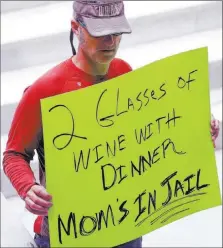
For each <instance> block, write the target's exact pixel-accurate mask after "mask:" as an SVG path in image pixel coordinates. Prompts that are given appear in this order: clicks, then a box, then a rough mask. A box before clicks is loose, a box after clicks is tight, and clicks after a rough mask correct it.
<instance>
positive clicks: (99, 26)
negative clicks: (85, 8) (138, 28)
mask: <svg viewBox="0 0 223 248" xmlns="http://www.w3.org/2000/svg"><path fill="white" fill-rule="evenodd" d="M82 18H83V21H84V23H85V25H86V28H87V30H88V32H89V33H90V35H92V36H94V37H100V36H105V35H109V34H115V33H123V34H130V33H131V32H132V30H131V28H130V26H129V24H128V21H127V19H126V17H125V16H124V15H123V16H118V17H110V18H88V17H84V16H83V17H82Z"/></svg>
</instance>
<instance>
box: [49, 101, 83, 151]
mask: <svg viewBox="0 0 223 248" xmlns="http://www.w3.org/2000/svg"><path fill="white" fill-rule="evenodd" d="M56 108H64V109H66V110H67V111H68V113H69V114H70V117H71V121H72V124H71V125H72V128H71V132H70V133H67V132H66V133H62V134H59V135H57V136H55V137H54V138H53V144H54V146H55V147H56V148H57V149H58V150H63V149H64V148H66V147H67V146H68V145H69V144H70V142H71V141H72V139H73V138H79V139H87V138H86V137H82V136H78V135H75V134H74V127H75V125H74V123H75V122H74V117H73V114H72V112H71V111H70V109H69V108H68V107H66V106H65V105H55V106H54V107H52V108H51V109H50V110H49V112H51V111H52V110H54V109H56ZM64 136H68V137H69V139H68V141H67V143H65V145H64V146H61V147H58V146H57V145H56V144H55V143H56V140H57V139H58V138H61V137H64Z"/></svg>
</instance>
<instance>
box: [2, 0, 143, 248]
mask: <svg viewBox="0 0 223 248" xmlns="http://www.w3.org/2000/svg"><path fill="white" fill-rule="evenodd" d="M71 27H72V32H71V41H72V35H73V33H74V34H75V35H76V37H77V39H78V41H79V47H78V51H77V54H76V56H72V57H71V58H69V59H68V60H66V61H64V62H62V63H61V64H59V65H57V66H56V67H54V68H52V69H51V70H50V71H48V72H47V73H46V74H44V75H43V76H42V77H40V78H39V79H38V80H36V82H34V83H33V84H32V85H31V86H30V87H29V88H27V89H26V90H25V92H24V95H23V97H22V99H21V101H20V103H19V105H18V107H17V110H16V112H15V115H14V119H13V121H12V125H11V129H10V132H9V137H8V142H7V146H6V151H5V152H4V159H3V167H4V171H5V173H6V175H7V176H8V177H9V179H10V181H11V183H12V185H13V186H14V187H15V189H16V190H17V192H18V194H19V195H20V196H21V198H22V199H24V201H25V204H26V209H28V210H29V211H30V212H31V213H33V214H36V215H39V217H38V218H37V220H36V222H35V225H34V231H35V233H36V235H35V242H36V244H37V245H38V246H39V247H50V241H49V232H48V221H47V214H48V209H49V208H50V207H51V206H52V202H51V200H52V196H51V195H49V194H48V193H47V192H46V190H45V188H44V187H45V162H44V144H43V133H42V123H41V109H40V99H42V98H46V97H49V96H54V95H57V94H61V93H65V92H68V91H73V90H78V89H80V88H84V87H88V86H91V85H93V84H95V83H100V82H102V81H106V80H108V79H111V78H114V77H117V76H119V75H122V74H124V73H128V72H130V71H131V70H132V69H131V67H130V66H129V65H128V64H127V63H126V62H124V61H123V60H121V59H114V57H115V55H116V53H117V50H118V47H119V43H120V41H121V37H122V34H124V33H131V28H130V27H129V24H128V22H127V20H126V18H125V15H124V4H123V2H122V0H100V1H91V0H87V1H86V0H85V1H84V0H77V1H74V4H73V19H72V21H71ZM71 43H72V42H71ZM72 50H73V54H75V53H76V52H75V49H74V47H73V45H72ZM34 150H36V151H37V154H38V159H39V167H40V170H39V172H40V184H41V185H38V184H37V183H36V179H35V177H34V174H33V172H32V170H31V168H30V166H29V165H30V161H31V160H32V159H33V156H34ZM61 166H65V165H61ZM141 243H142V242H141V238H139V239H137V240H134V241H132V242H129V243H127V244H124V245H122V246H121V247H130V248H131V247H137V248H138V247H141Z"/></svg>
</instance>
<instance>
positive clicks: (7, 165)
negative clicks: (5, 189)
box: [3, 153, 35, 199]
mask: <svg viewBox="0 0 223 248" xmlns="http://www.w3.org/2000/svg"><path fill="white" fill-rule="evenodd" d="M3 168H4V172H5V174H6V175H7V176H8V178H9V179H10V181H11V183H12V185H13V187H14V188H15V189H16V190H17V192H18V194H19V195H20V197H22V198H23V199H24V198H25V196H26V192H28V190H29V189H30V188H31V187H32V186H33V185H34V184H35V177H34V174H33V172H32V170H31V168H30V166H29V163H28V162H26V161H25V160H24V158H23V157H22V155H17V154H15V153H5V155H4V159H3Z"/></svg>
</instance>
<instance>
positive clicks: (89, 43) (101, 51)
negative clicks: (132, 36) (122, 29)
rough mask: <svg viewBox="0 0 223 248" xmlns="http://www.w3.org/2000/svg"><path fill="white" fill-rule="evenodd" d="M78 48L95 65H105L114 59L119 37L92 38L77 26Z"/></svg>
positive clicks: (82, 28)
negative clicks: (95, 63)
mask: <svg viewBox="0 0 223 248" xmlns="http://www.w3.org/2000/svg"><path fill="white" fill-rule="evenodd" d="M78 29H79V35H78V37H79V46H80V48H81V49H82V50H83V52H84V53H85V54H86V55H87V56H88V57H89V58H90V59H91V60H92V61H95V62H97V63H101V64H107V63H109V62H111V60H112V59H113V58H114V57H115V55H116V53H117V50H118V47H119V43H120V41H121V37H122V36H121V35H107V36H102V37H92V36H91V35H90V34H89V32H88V31H87V30H86V29H85V28H84V27H82V26H81V25H80V24H79V27H78Z"/></svg>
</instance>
